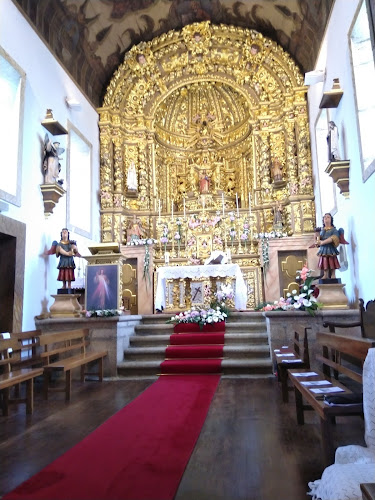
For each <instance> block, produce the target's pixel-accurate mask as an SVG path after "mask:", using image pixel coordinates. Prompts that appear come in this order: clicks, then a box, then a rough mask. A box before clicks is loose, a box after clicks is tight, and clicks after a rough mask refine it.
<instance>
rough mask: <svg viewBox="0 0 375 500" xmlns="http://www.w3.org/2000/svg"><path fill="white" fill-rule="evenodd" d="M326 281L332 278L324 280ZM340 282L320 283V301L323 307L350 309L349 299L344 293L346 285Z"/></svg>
mask: <svg viewBox="0 0 375 500" xmlns="http://www.w3.org/2000/svg"><path fill="white" fill-rule="evenodd" d="M324 281H325V282H327V281H330V280H324ZM332 281H340V283H318V285H317V286H318V288H319V296H318V298H317V300H318V302H321V303H322V304H323V307H322V309H349V306H348V299H347V297H346V295H345V293H344V286H345V285H343V284H342V283H341V280H332Z"/></svg>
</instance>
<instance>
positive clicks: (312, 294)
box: [255, 264, 322, 316]
mask: <svg viewBox="0 0 375 500" xmlns="http://www.w3.org/2000/svg"><path fill="white" fill-rule="evenodd" d="M297 273H298V274H299V276H297V277H296V279H297V280H299V281H301V282H302V283H301V285H300V289H299V293H298V291H297V290H292V293H287V295H286V298H284V297H280V299H279V300H276V301H275V302H264V303H262V304H259V305H258V306H257V307H256V308H255V309H256V310H257V311H290V310H299V311H306V312H308V313H309V314H310V316H315V311H317V310H318V309H320V308H321V307H322V304H321V303H320V302H318V301H317V296H318V294H319V290H318V288H316V287H315V286H313V285H312V282H313V281H314V280H315V279H317V277H316V276H311V273H312V271H311V269H308V267H307V265H306V264H305V265H304V266H303V268H302V270H301V271H297Z"/></svg>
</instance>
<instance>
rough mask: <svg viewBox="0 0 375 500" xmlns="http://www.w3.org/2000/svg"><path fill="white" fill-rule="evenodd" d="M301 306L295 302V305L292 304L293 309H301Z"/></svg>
mask: <svg viewBox="0 0 375 500" xmlns="http://www.w3.org/2000/svg"><path fill="white" fill-rule="evenodd" d="M301 305H302V304H301V302H295V303H294V304H293V306H294V309H299V308H300V307H301Z"/></svg>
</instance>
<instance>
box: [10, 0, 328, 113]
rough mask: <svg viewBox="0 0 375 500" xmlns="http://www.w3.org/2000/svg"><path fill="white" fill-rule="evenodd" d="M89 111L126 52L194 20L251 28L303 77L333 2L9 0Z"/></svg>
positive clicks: (310, 66) (98, 101)
mask: <svg viewBox="0 0 375 500" xmlns="http://www.w3.org/2000/svg"><path fill="white" fill-rule="evenodd" d="M13 2H14V3H15V4H16V5H17V6H18V7H19V9H20V10H21V12H22V13H23V14H24V15H25V17H26V18H27V19H28V20H29V22H30V23H31V24H32V25H33V26H34V28H35V29H36V31H37V32H38V33H39V35H40V36H41V38H42V39H43V40H44V41H45V42H46V43H47V45H48V46H49V48H50V50H51V51H52V52H53V53H54V54H55V55H56V57H57V58H58V59H59V60H60V62H61V63H62V64H63V66H64V67H65V68H66V70H67V71H68V72H69V73H70V75H71V76H72V78H73V79H74V80H75V81H76V82H77V84H78V85H79V86H80V88H81V89H82V91H83V92H84V93H85V94H86V95H87V97H88V98H89V99H90V100H91V102H92V103H93V105H94V106H100V105H101V104H102V100H103V96H104V94H105V92H106V89H107V86H108V84H109V82H110V80H111V78H112V76H113V73H114V71H115V70H116V68H117V67H118V66H119V64H121V63H122V62H123V59H124V54H125V53H126V52H127V51H128V50H129V49H130V48H131V47H132V46H134V45H136V44H138V43H140V42H141V41H150V40H152V39H153V38H154V37H156V36H159V35H161V34H163V33H166V32H168V31H170V30H174V29H176V30H179V29H181V28H182V27H183V26H186V25H188V24H191V23H193V22H200V21H206V20H209V21H211V23H212V24H221V23H222V24H228V25H234V26H240V27H243V28H250V29H255V30H257V31H259V32H261V33H262V34H263V35H265V36H267V37H269V38H271V39H273V40H274V41H275V42H277V43H278V44H280V45H281V46H282V47H283V48H284V49H285V50H286V51H288V52H289V54H290V55H291V56H292V58H293V59H294V61H295V62H296V64H297V65H298V66H299V67H300V69H301V71H302V73H306V72H307V71H311V70H312V69H313V68H314V66H315V61H316V59H317V56H318V53H319V49H320V44H321V40H322V38H323V35H324V31H325V28H326V25H327V22H328V19H329V14H330V11H331V8H332V6H333V3H334V0H242V1H235V0H38V1H34V2H31V1H30V0H13Z"/></svg>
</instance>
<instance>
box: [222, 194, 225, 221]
mask: <svg viewBox="0 0 375 500" xmlns="http://www.w3.org/2000/svg"><path fill="white" fill-rule="evenodd" d="M221 203H222V205H223V217H225V204H224V193H221Z"/></svg>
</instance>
